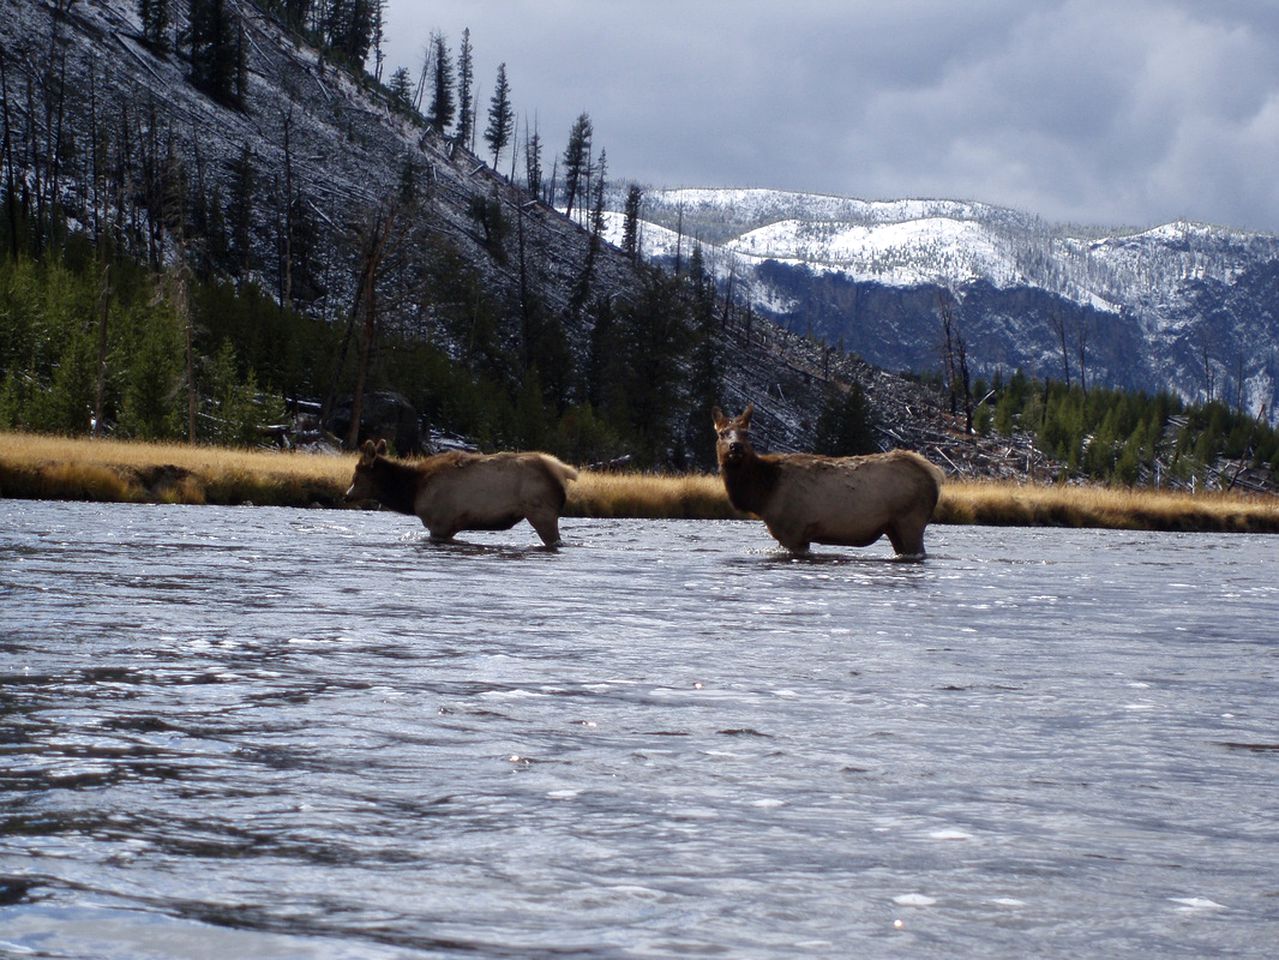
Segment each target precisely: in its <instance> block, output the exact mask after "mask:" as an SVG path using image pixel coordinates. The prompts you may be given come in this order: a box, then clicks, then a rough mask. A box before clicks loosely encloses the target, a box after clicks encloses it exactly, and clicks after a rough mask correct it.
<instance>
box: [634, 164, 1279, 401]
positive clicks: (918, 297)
mask: <svg viewBox="0 0 1279 960" xmlns="http://www.w3.org/2000/svg"><path fill="white" fill-rule="evenodd" d="M618 208H619V209H620V204H619V205H618ZM643 211H644V212H643V218H644V221H645V222H644V223H643V224H642V227H641V230H640V237H641V245H642V252H643V254H644V255H645V256H646V257H648V258H655V259H670V258H672V257H674V256H675V255H676V253H677V251H682V252H683V254H684V255H685V256H686V255H687V254H688V252H689V251H690V250H691V249H692V246H693V244H695V243H697V244H700V245H701V247H702V252H703V255H704V258H705V261H706V263H707V264H708V266H709V268H710V269H712V270H713V271H714V272H715V273H716V275H717V276H718V277H720V278H721V279H726V278H727V277H728V276H730V275H732V276H734V277H735V278H736V283H735V288H736V289H738V290H742V291H745V293H746V295H747V296H748V297H749V298H750V299H751V300H752V301H753V303H754V305H755V306H756V308H757V309H759V310H760V311H761V312H764V313H766V314H768V315H771V316H773V317H775V318H776V319H778V320H779V321H781V322H782V323H784V324H786V325H788V326H790V327H791V328H792V329H796V330H800V331H812V332H814V333H816V334H818V335H820V336H822V337H824V338H826V339H827V340H829V341H830V342H832V343H834V342H837V341H843V342H844V343H846V344H848V345H850V346H852V347H853V348H854V349H856V350H857V351H858V352H860V353H862V355H863V356H865V357H866V358H867V359H868V360H870V361H871V362H874V363H878V364H881V365H884V366H887V367H890V368H896V367H903V368H910V369H916V370H919V369H935V368H936V367H937V350H936V344H937V339H938V324H937V317H936V299H937V295H938V294H940V293H941V292H942V291H946V292H947V293H948V294H949V295H953V296H954V297H955V298H956V300H957V301H958V303H959V305H960V323H961V329H962V330H963V331H964V335H965V337H966V341H967V345H968V347H969V350H970V359H971V360H972V361H973V362H974V364H975V365H976V366H977V367H978V368H979V369H986V368H993V367H1005V368H1006V367H1022V368H1024V369H1026V370H1027V371H1028V372H1032V373H1037V374H1043V375H1047V376H1055V377H1057V378H1061V377H1063V376H1068V375H1070V373H1071V371H1070V369H1069V368H1070V367H1072V366H1073V368H1074V370H1073V373H1074V375H1075V376H1078V375H1079V368H1080V366H1082V367H1083V370H1084V375H1085V376H1089V375H1091V376H1093V377H1094V378H1096V379H1097V380H1099V381H1106V382H1112V383H1115V384H1117V385H1122V386H1130V387H1138V388H1143V389H1150V390H1156V389H1169V390H1173V391H1175V392H1178V393H1180V394H1182V395H1184V396H1187V397H1189V398H1198V399H1203V398H1205V397H1207V396H1210V395H1211V396H1215V397H1218V398H1221V399H1225V400H1227V401H1228V402H1231V403H1234V404H1237V405H1240V406H1243V407H1244V408H1245V409H1248V410H1250V411H1253V412H1256V411H1257V410H1258V409H1259V408H1260V407H1261V406H1263V405H1264V406H1266V408H1267V412H1268V414H1269V415H1270V416H1271V417H1272V418H1273V416H1274V412H1275V407H1276V400H1279V393H1277V385H1279V362H1277V361H1276V355H1275V344H1276V343H1277V342H1279V318H1277V313H1279V304H1277V303H1276V300H1275V299H1274V296H1273V293H1274V292H1275V284H1274V277H1275V275H1276V273H1279V237H1276V236H1273V235H1268V234H1256V233H1245V232H1242V231H1237V230H1231V229H1228V228H1224V227H1215V226H1208V225H1205V224H1198V223H1190V222H1186V221H1177V222H1174V223H1168V224H1163V225H1160V226H1157V227H1154V228H1152V229H1146V230H1137V229H1131V228H1128V229H1114V230H1107V229H1103V228H1096V227H1078V226H1062V225H1055V224H1049V223H1047V222H1045V221H1043V220H1041V219H1039V218H1037V217H1034V216H1032V215H1029V214H1025V213H1022V212H1019V211H1016V210H1010V209H1007V208H1002V207H996V206H991V205H988V204H981V203H971V202H965V201H952V200H893V201H866V200H857V199H850V198H843V197H830V196H820V195H809V194H799V193H790V192H785V191H776V190H762V189H752V190H741V189H722V190H719V189H686V188H684V189H670V190H664V189H651V190H648V191H646V193H645V197H644V205H643ZM621 228H622V224H621V216H620V214H619V215H615V216H614V217H613V218H612V219H611V221H610V230H611V231H613V232H615V235H616V237H617V238H620V235H621Z"/></svg>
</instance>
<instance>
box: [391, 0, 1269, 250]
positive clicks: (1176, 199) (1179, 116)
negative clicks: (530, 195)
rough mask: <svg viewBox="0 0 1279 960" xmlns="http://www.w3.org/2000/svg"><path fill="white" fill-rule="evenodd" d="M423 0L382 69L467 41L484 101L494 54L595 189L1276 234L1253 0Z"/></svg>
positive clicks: (1261, 25) (523, 104)
mask: <svg viewBox="0 0 1279 960" xmlns="http://www.w3.org/2000/svg"><path fill="white" fill-rule="evenodd" d="M423 6H424V8H423V9H419V7H418V5H417V4H416V3H413V2H410V0H391V3H390V6H389V10H388V18H389V23H390V36H391V39H390V41H389V43H388V53H389V57H390V64H391V66H394V65H396V64H400V63H403V64H405V65H408V66H410V67H412V68H414V69H416V67H417V66H418V63H419V62H420V56H421V50H422V48H423V46H424V44H425V42H426V39H427V37H428V36H429V34H430V32H431V30H433V29H439V30H442V31H443V32H444V33H445V35H446V36H447V37H448V39H449V42H450V44H451V45H452V46H453V48H454V49H456V45H457V42H458V39H459V38H460V36H461V32H462V28H463V27H467V26H469V27H470V29H471V36H472V42H473V44H474V47H475V55H476V68H477V77H478V79H479V82H480V84H481V98H482V100H481V107H482V109H483V107H484V105H486V104H487V98H488V96H489V93H490V92H491V90H492V78H493V75H494V73H495V71H496V68H497V63H498V61H499V60H501V61H505V63H506V65H507V73H508V76H509V77H510V81H511V87H512V95H513V99H514V101H515V106H516V109H517V112H519V113H520V114H521V116H524V115H527V116H528V118H529V121H530V122H532V121H533V120H534V117H536V122H537V124H538V127H539V129H540V131H541V134H542V136H543V139H544V141H545V142H546V143H547V145H548V149H550V150H556V151H558V150H562V149H563V144H564V140H565V139H566V137H567V133H568V128H569V125H570V124H571V123H572V120H573V118H574V117H575V116H576V115H577V114H578V113H579V112H580V111H582V110H586V111H588V112H589V113H590V114H591V118H592V120H593V121H594V124H595V129H596V140H597V143H598V144H599V145H602V146H604V147H606V148H607V150H608V154H609V159H610V169H611V171H612V174H613V176H614V177H627V178H634V179H637V180H640V181H642V182H646V183H651V184H655V185H662V186H675V185H707V186H719V185H725V186H771V187H779V188H786V189H796V190H806V191H813V192H824V193H836V194H845V195H849V196H859V197H867V198H891V197H904V196H945V197H955V198H961V199H973V200H983V201H987V202H991V203H998V204H1007V205H1011V206H1017V207H1020V208H1023V209H1025V210H1028V211H1030V212H1033V213H1039V214H1041V215H1043V216H1044V217H1046V218H1048V219H1053V220H1070V221H1076V222H1094V223H1109V224H1132V225H1145V224H1154V223H1157V222H1163V221H1167V220H1171V219H1175V218H1178V217H1186V218H1190V219H1197V220H1206V221H1210V222H1216V223H1223V224H1228V225H1234V226H1242V227H1250V228H1254V229H1261V230H1279V187H1276V186H1275V185H1273V184H1274V183H1275V178H1274V177H1273V175H1272V171H1274V170H1276V169H1279V163H1277V161H1279V58H1276V57H1275V56H1274V51H1275V49H1277V48H1279V9H1276V5H1274V4H1272V3H1270V2H1268V0H1255V2H1248V0H1219V2H1214V3H1212V4H1204V3H1199V2H1195V0H1131V2H1126V3H1123V4H1116V3H1113V2H1111V0H1016V2H1013V0H979V2H974V3H968V4H955V3H953V2H951V0H897V2H893V3H887V2H876V0H855V2H848V0H799V2H792V3H788V4H776V3H771V2H727V0H711V2H706V0H699V2H696V3H692V2H683V3H674V2H671V0H650V2H648V3H645V4H643V5H633V4H629V3H620V2H613V0H545V2H537V3H533V2H529V0H501V2H489V3H484V4H473V3H467V2H464V0H436V2H432V3H431V4H429V5H423ZM548 165H549V164H548Z"/></svg>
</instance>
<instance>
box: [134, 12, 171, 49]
mask: <svg viewBox="0 0 1279 960" xmlns="http://www.w3.org/2000/svg"><path fill="white" fill-rule="evenodd" d="M138 16H139V17H140V18H141V20H142V39H143V41H145V43H146V45H147V46H148V47H150V48H151V49H152V50H154V51H155V52H156V53H159V54H164V53H168V52H169V26H170V24H171V22H172V15H171V13H170V10H169V0H138Z"/></svg>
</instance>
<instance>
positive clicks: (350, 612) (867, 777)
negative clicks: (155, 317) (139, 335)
mask: <svg viewBox="0 0 1279 960" xmlns="http://www.w3.org/2000/svg"><path fill="white" fill-rule="evenodd" d="M563 530H564V533H565V538H566V541H567V545H566V546H565V547H564V548H563V549H561V550H559V551H554V552H552V551H546V550H543V549H540V548H538V547H535V546H534V544H535V543H536V542H537V541H536V538H535V536H534V534H533V533H532V531H531V530H530V529H529V528H528V527H527V526H521V527H518V528H516V529H515V530H512V531H509V532H507V533H502V534H471V535H468V537H467V539H468V540H469V541H470V543H469V545H464V546H438V545H432V544H430V543H429V542H427V541H426V540H425V536H424V532H423V531H422V530H421V528H420V527H415V526H414V522H413V521H410V520H407V519H405V518H403V517H398V516H395V515H391V514H385V513H338V512H322V511H297V510H277V509H267V508H240V509H222V508H214V507H203V508H181V507H151V506H95V505H86V504H43V503H32V502H21V501H6V502H0V631H2V635H0V751H2V753H0V756H2V758H3V762H2V764H0V955H3V954H5V952H6V951H8V952H10V953H13V954H14V955H16V956H41V957H44V956H47V957H85V958H88V957H94V958H109V960H110V958H121V960H123V958H130V960H132V958H140V957H229V956H246V957H247V956H253V957H313V958H325V960H328V958H348V957H351V958H354V957H360V958H368V957H372V958H382V957H410V956H426V955H429V956H433V957H434V956H440V957H445V956H457V957H529V958H536V957H551V956H554V957H576V956H580V957H640V956H645V957H687V956H693V955H711V956H724V957H741V958H754V957H770V958H772V957H777V958H789V957H804V956H812V957H845V956H852V955H859V956H866V957H875V956H904V957H906V956H908V957H925V958H928V957H937V958H941V957H954V956H974V955H981V956H989V957H995V956H1006V957H1025V956H1038V957H1072V958H1073V957H1079V956H1096V957H1102V956H1105V957H1118V956H1132V957H1139V956H1140V957H1154V956H1159V957H1202V956H1246V957H1263V956H1272V955H1273V953H1272V952H1271V951H1272V950H1273V946H1274V944H1275V943H1276V942H1279V867H1277V866H1276V864H1279V804H1277V803H1276V797H1277V796H1279V792H1277V790H1276V788H1277V786H1279V776H1277V774H1279V696H1277V691H1279V688H1277V687H1276V683H1275V676H1276V663H1277V660H1276V658H1277V657H1279V639H1276V637H1277V635H1279V630H1277V629H1276V628H1277V627H1279V577H1276V573H1275V570H1276V565H1275V561H1276V560H1279V539H1272V538H1264V537H1240V536H1235V537H1229V536H1188V535H1159V534H1146V533H1115V532H1099V531H1062V530H1001V529H990V528H962V527H933V528H932V529H931V530H930V531H929V547H930V550H931V552H932V556H931V558H930V559H929V560H928V561H927V562H926V563H923V564H902V563H895V562H892V561H891V560H890V559H889V552H888V548H887V546H886V545H877V546H876V547H873V548H870V549H868V550H864V551H851V550H849V551H839V550H832V549H826V550H820V551H819V552H818V553H816V555H815V556H814V557H813V558H811V559H805V560H796V559H794V558H791V557H789V556H788V555H786V554H784V553H780V552H778V551H776V550H774V548H773V544H772V541H771V540H770V539H769V538H768V537H767V535H766V534H765V532H764V531H763V529H762V528H761V527H760V526H758V525H757V524H752V523H732V522H725V523H714V522H652V521H585V520H573V519H568V520H565V521H564V522H563Z"/></svg>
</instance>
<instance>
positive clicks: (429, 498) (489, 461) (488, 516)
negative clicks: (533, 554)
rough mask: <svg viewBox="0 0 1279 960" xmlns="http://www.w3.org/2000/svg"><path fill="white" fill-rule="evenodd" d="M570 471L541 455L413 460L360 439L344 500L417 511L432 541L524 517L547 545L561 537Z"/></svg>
mask: <svg viewBox="0 0 1279 960" xmlns="http://www.w3.org/2000/svg"><path fill="white" fill-rule="evenodd" d="M576 478H577V471H576V470H575V469H573V468H572V467H570V466H568V465H566V464H563V463H560V461H558V460H556V459H555V458H554V457H552V456H551V455H550V454H546V453H492V454H480V453H464V452H462V451H459V450H454V451H450V452H448V453H439V454H436V455H435V456H433V457H426V458H424V459H422V460H418V461H416V462H400V461H396V460H391V459H389V458H388V457H387V456H386V441H385V440H379V441H378V442H377V444H376V445H375V444H374V443H373V441H372V440H366V441H365V442H364V446H363V447H361V448H360V460H359V462H358V463H357V464H356V465H355V476H354V477H352V478H351V488H350V489H349V490H347V492H346V499H347V500H348V501H351V500H377V501H378V502H380V503H381V504H382V505H383V506H384V507H386V508H387V509H390V510H394V511H396V512H397V513H407V514H412V515H416V516H417V517H418V518H419V519H420V520H421V521H422V524H423V525H424V526H425V527H426V529H427V530H429V531H430V532H431V539H432V540H452V539H453V537H454V536H456V535H457V534H458V533H459V532H460V531H462V530H509V529H511V527H513V526H515V525H516V524H517V523H519V522H520V521H521V520H527V521H528V522H529V523H531V524H532V525H533V529H534V530H536V531H537V535H538V536H539V537H541V538H542V542H543V543H544V544H546V545H547V546H548V547H553V546H555V545H556V544H558V543H559V542H560V528H559V519H560V512H561V511H562V510H563V509H564V501H565V500H566V499H567V496H568V494H567V491H566V489H565V488H566V486H567V484H568V481H569V480H575V479H576Z"/></svg>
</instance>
